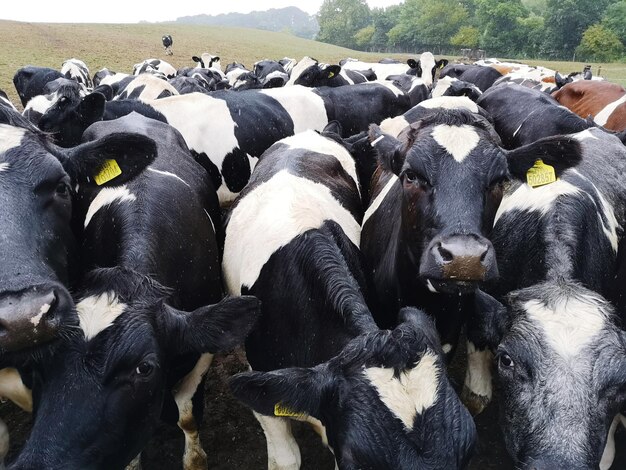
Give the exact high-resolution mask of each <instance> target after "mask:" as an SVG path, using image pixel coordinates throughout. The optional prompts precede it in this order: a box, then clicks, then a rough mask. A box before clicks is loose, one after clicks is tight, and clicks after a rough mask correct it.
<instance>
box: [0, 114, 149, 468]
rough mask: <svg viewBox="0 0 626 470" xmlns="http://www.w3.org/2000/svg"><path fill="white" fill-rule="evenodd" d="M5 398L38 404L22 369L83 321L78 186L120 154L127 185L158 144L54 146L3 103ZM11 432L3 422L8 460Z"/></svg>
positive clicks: (131, 139) (113, 141)
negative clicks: (77, 305) (75, 219)
mask: <svg viewBox="0 0 626 470" xmlns="http://www.w3.org/2000/svg"><path fill="white" fill-rule="evenodd" d="M0 142H1V144H0V179H1V180H2V185H0V199H1V200H2V204H0V221H1V223H2V225H3V227H4V229H3V232H2V237H1V239H0V262H1V263H2V270H1V272H0V323H1V324H2V331H1V332H0V396H3V397H6V398H8V399H10V400H11V401H13V402H15V403H16V404H17V405H18V406H20V407H22V408H23V409H25V410H27V411H30V410H31V408H32V402H31V395H30V391H29V390H28V389H26V388H25V387H24V386H23V384H22V380H21V377H20V375H19V374H18V373H17V371H16V370H15V369H12V368H6V367H7V366H14V367H21V366H23V365H24V364H26V363H28V362H29V361H30V360H31V358H33V357H35V358H39V359H40V358H42V357H47V356H48V355H50V353H51V352H52V351H54V350H55V349H56V347H57V346H58V344H59V341H60V339H61V338H66V337H68V336H70V335H71V334H72V332H74V330H75V328H76V325H77V323H78V319H77V317H76V314H75V312H74V302H73V300H72V298H71V296H70V294H69V292H68V290H67V286H68V285H69V284H70V282H71V281H72V278H73V277H75V274H76V273H75V270H76V269H77V266H76V264H77V249H76V240H75V237H74V235H73V233H72V230H71V216H72V204H73V203H72V189H71V188H72V187H73V186H75V185H82V186H83V187H85V186H89V185H93V184H94V183H93V180H92V178H93V175H94V174H96V173H98V171H99V168H100V166H101V165H102V163H103V162H104V161H105V160H107V159H111V158H115V159H117V161H118V162H119V165H120V167H121V168H122V169H123V171H124V174H123V176H121V177H120V178H118V180H117V181H115V182H113V181H111V182H109V183H106V186H112V185H115V184H123V183H124V182H125V181H127V180H128V179H130V178H132V177H133V176H135V175H136V174H137V173H138V172H139V171H141V170H142V169H143V168H144V167H145V166H146V165H148V164H149V163H150V162H151V161H152V159H153V158H154V153H155V146H154V142H153V141H152V140H150V139H147V138H144V137H142V136H136V135H134V134H128V133H124V134H117V135H111V136H108V137H107V138H105V139H100V140H98V141H94V142H90V143H88V144H84V145H80V146H78V147H75V148H73V149H71V150H64V149H59V148H57V147H55V146H54V145H52V144H51V143H50V142H49V140H48V139H47V136H45V135H44V134H43V133H42V132H40V131H39V130H38V129H37V128H35V127H34V126H33V125H32V124H31V123H29V121H27V120H26V119H25V118H23V117H22V116H21V115H20V114H19V113H17V112H15V111H13V110H11V109H9V108H6V107H0ZM6 452H8V432H7V429H6V426H5V425H4V423H2V422H1V421H0V466H1V465H2V461H3V460H4V457H5V455H6Z"/></svg>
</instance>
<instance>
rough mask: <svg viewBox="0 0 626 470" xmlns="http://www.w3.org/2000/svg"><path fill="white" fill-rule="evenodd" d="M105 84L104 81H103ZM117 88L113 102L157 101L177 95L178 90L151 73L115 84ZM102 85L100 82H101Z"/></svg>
mask: <svg viewBox="0 0 626 470" xmlns="http://www.w3.org/2000/svg"><path fill="white" fill-rule="evenodd" d="M104 82H105V84H106V82H107V81H106V80H104ZM117 83H119V85H120V86H119V87H118V88H117V91H116V92H115V93H114V96H113V98H112V99H113V100H126V99H131V100H140V101H149V100H158V99H161V98H165V97H167V96H174V95H178V90H176V88H174V87H173V86H172V85H171V84H170V83H169V82H168V81H166V80H162V79H160V78H158V77H156V76H154V75H153V74H151V73H142V74H140V75H138V76H134V77H133V78H132V80H127V81H122V82H117ZM101 84H102V82H101Z"/></svg>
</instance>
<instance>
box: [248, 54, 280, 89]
mask: <svg viewBox="0 0 626 470" xmlns="http://www.w3.org/2000/svg"><path fill="white" fill-rule="evenodd" d="M252 72H253V73H254V75H255V76H256V77H258V79H259V80H260V82H261V84H262V85H265V84H267V83H272V84H273V85H272V88H273V87H281V86H284V85H285V84H286V83H287V81H288V80H289V74H288V73H287V71H286V70H285V69H284V68H283V66H282V65H280V63H278V62H277V61H275V60H269V59H264V60H260V61H258V62H255V64H254V67H253V68H252Z"/></svg>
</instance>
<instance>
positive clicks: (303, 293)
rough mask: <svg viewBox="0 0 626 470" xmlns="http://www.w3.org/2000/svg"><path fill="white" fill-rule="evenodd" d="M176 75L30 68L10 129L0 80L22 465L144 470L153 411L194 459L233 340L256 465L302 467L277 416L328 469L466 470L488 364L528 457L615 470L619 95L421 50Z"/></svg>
mask: <svg viewBox="0 0 626 470" xmlns="http://www.w3.org/2000/svg"><path fill="white" fill-rule="evenodd" d="M193 60H194V61H195V62H196V63H197V66H196V67H188V68H184V69H181V70H176V69H174V68H173V67H172V66H171V65H169V64H167V63H165V62H164V61H161V60H158V59H152V60H148V61H145V62H143V63H140V64H137V65H136V66H135V68H134V72H133V74H124V73H114V72H111V71H109V70H107V69H103V70H101V71H98V72H97V73H96V74H95V75H94V76H93V78H92V77H91V76H90V72H89V70H88V68H87V67H86V65H85V64H84V63H83V62H82V61H80V60H77V59H71V60H68V61H66V62H65V63H64V64H63V66H62V68H61V70H60V71H59V70H55V69H51V68H44V67H36V66H26V67H23V68H21V69H19V70H18V71H17V73H16V74H15V76H14V80H13V81H14V84H15V87H16V90H17V92H18V95H19V98H20V100H21V104H22V107H23V112H22V113H20V112H19V111H18V110H17V109H16V107H15V106H14V105H13V104H12V103H11V102H10V100H9V99H8V98H7V95H6V94H4V93H1V92H0V95H1V97H0V182H1V183H2V184H1V185H0V200H1V204H0V222H1V224H2V230H1V232H0V263H1V266H2V269H1V270H0V368H1V369H0V396H2V397H6V398H8V399H10V400H11V401H13V402H14V403H16V404H17V405H18V406H20V407H22V408H23V409H25V410H27V411H34V423H33V429H32V433H31V435H30V437H29V438H28V441H27V442H26V444H25V445H24V447H23V448H22V449H21V451H20V452H19V455H18V456H17V458H16V459H15V460H14V461H13V462H12V463H11V464H10V465H9V468H11V469H16V470H17V469H29V470H32V469H43V468H45V469H102V470H104V469H107V470H108V469H123V468H138V466H139V462H140V453H141V450H142V448H143V447H144V446H145V445H146V443H147V442H148V440H149V439H150V436H151V434H152V433H153V431H154V429H155V426H156V425H157V423H158V422H159V420H160V419H164V420H166V421H170V422H173V423H176V422H177V424H178V426H179V427H180V428H181V430H182V431H183V432H184V435H185V451H184V456H183V467H184V468H185V469H186V470H195V469H202V468H206V466H207V462H206V454H205V451H204V450H203V447H202V445H201V443H200V440H199V434H198V427H199V425H200V418H201V416H202V404H203V396H202V394H203V390H204V388H205V387H204V375H205V373H206V372H207V370H208V368H209V366H210V364H211V360H212V358H213V355H214V354H215V353H217V352H219V351H226V350H229V349H232V348H234V347H235V346H237V345H239V344H245V351H246V357H247V360H248V362H249V364H250V368H251V370H250V371H249V372H244V373H240V374H237V375H235V376H234V377H232V378H231V380H230V388H231V390H232V393H233V394H234V396H235V397H236V398H238V399H239V400H241V401H242V402H243V403H245V404H246V405H248V406H249V407H250V408H251V409H252V410H253V412H254V415H255V417H256V418H257V419H258V421H259V423H260V425H261V427H262V429H263V431H264V433H265V437H266V439H267V450H268V468H269V469H270V470H293V469H298V468H299V467H300V452H299V449H298V445H297V443H296V441H295V440H294V438H293V436H292V434H291V427H290V420H292V419H296V420H300V421H307V422H309V423H310V424H311V425H312V426H313V427H314V428H315V429H316V430H317V431H318V432H319V434H320V436H321V437H322V439H323V441H324V443H325V444H326V445H328V447H329V448H330V449H331V450H332V452H333V454H334V456H335V460H336V463H337V467H338V468H340V469H345V470H356V469H415V468H417V469H455V468H465V467H467V465H468V464H469V462H470V459H471V458H472V455H473V452H474V448H475V444H476V440H477V432H476V427H475V425H474V421H473V418H472V415H476V414H478V413H480V412H481V411H482V410H483V409H484V408H485V407H486V406H487V405H488V404H489V402H490V400H491V398H492V394H493V392H492V371H495V373H496V374H495V375H496V376H497V377H496V382H497V384H498V385H499V387H498V395H499V398H500V413H501V419H500V426H501V430H502V433H503V435H504V438H505V443H506V447H507V450H508V451H509V453H510V454H511V456H512V458H513V460H514V461H515V464H516V466H517V467H516V468H520V469H528V470H532V469H534V470H546V469H551V470H554V469H563V470H565V469H568V470H571V469H576V470H581V469H597V468H600V469H602V470H607V469H608V468H609V467H610V466H611V464H612V462H613V459H614V455H615V444H614V437H613V436H614V433H615V431H616V429H617V427H618V426H619V425H620V422H621V423H624V424H625V425H626V419H625V418H623V417H622V414H621V413H622V412H623V413H626V333H625V332H624V331H623V330H622V329H621V327H620V316H621V315H624V314H625V312H626V296H625V295H624V293H626V254H625V253H626V241H624V240H626V239H624V238H623V227H624V226H625V224H626V147H625V146H624V143H623V142H624V141H626V132H625V129H626V90H624V88H622V87H621V86H619V85H615V84H612V83H609V82H607V81H603V80H598V79H596V78H595V77H592V76H591V73H590V71H589V70H588V69H586V70H585V71H584V72H583V73H581V74H570V75H568V76H562V75H561V74H559V73H558V72H554V71H551V70H549V69H545V68H542V67H529V66H525V65H522V64H516V63H504V62H499V61H497V60H495V59H491V60H485V61H480V62H478V63H476V64H473V65H461V64H448V63H447V61H446V60H444V59H442V60H435V58H434V57H433V55H432V54H431V53H429V52H426V53H423V54H421V56H420V57H419V58H418V59H409V60H408V61H407V63H400V62H398V61H394V60H389V59H386V60H383V61H381V62H380V63H365V62H360V61H356V60H353V59H346V60H345V61H342V63H341V64H340V65H328V64H321V63H319V62H318V61H316V60H314V59H311V58H309V57H305V58H303V59H302V60H301V61H298V62H296V61H295V60H293V59H287V58H286V59H283V60H281V61H270V60H263V61H260V62H257V63H256V64H255V66H254V68H253V70H247V69H246V68H245V67H244V66H243V65H242V64H237V63H233V64H230V65H229V66H228V67H226V69H225V71H222V68H221V65H220V60H219V57H215V56H213V55H211V54H203V55H202V56H200V57H193ZM224 294H228V296H226V297H224ZM462 331H465V337H466V338H467V372H466V378H465V382H464V384H463V385H462V387H456V386H454V384H453V382H452V381H451V380H450V379H449V377H448V373H447V364H449V362H450V361H451V359H452V357H453V356H454V354H455V351H456V350H457V347H458V346H459V344H458V343H459V338H460V337H461V334H462ZM207 390H209V391H210V390H211V387H210V384H208V386H207ZM8 439H9V430H8V429H7V427H6V425H4V423H2V422H1V421H0V459H3V458H4V457H5V456H6V454H7V452H8V445H9V441H8ZM0 466H1V464H0Z"/></svg>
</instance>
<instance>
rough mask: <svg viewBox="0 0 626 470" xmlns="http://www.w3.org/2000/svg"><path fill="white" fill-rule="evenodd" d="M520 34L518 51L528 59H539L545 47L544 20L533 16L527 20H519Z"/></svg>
mask: <svg viewBox="0 0 626 470" xmlns="http://www.w3.org/2000/svg"><path fill="white" fill-rule="evenodd" d="M517 25H518V34H519V36H520V38H523V40H522V41H520V44H519V48H518V51H519V52H520V53H521V54H523V55H524V56H526V57H533V58H536V57H539V56H540V54H541V50H542V49H541V48H542V46H543V41H544V37H543V33H544V30H545V26H544V19H543V17H541V16H537V15H534V14H531V15H530V16H528V17H527V18H518V19H517Z"/></svg>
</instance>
